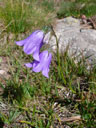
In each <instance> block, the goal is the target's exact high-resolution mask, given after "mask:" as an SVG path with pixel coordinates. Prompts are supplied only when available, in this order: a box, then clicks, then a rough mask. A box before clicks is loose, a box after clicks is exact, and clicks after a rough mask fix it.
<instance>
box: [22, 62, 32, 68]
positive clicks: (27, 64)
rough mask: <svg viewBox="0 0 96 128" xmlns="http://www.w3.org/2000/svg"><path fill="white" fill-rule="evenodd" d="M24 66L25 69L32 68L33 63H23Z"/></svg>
mask: <svg viewBox="0 0 96 128" xmlns="http://www.w3.org/2000/svg"><path fill="white" fill-rule="evenodd" d="M24 65H25V66H26V67H27V68H32V66H33V63H25V64H24Z"/></svg>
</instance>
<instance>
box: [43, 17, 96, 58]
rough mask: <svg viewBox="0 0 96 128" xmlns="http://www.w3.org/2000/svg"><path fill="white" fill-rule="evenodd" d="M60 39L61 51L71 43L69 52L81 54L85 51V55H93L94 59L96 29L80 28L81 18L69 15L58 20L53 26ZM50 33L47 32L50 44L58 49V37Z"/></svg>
mask: <svg viewBox="0 0 96 128" xmlns="http://www.w3.org/2000/svg"><path fill="white" fill-rule="evenodd" d="M53 28H54V31H55V33H56V35H57V38H58V41H59V48H60V53H61V52H64V50H65V49H66V47H67V46H68V45H69V54H70V55H72V54H73V53H76V55H77V54H80V53H81V52H83V54H84V55H85V56H91V55H92V56H91V57H90V59H91V60H92V59H93V58H95V56H96V30H94V29H82V30H81V31H80V29H81V28H82V25H81V24H80V20H79V19H75V18H72V17H67V18H64V19H61V20H57V21H56V24H55V26H54V27H53ZM50 36H51V34H50V33H48V34H46V36H45V40H46V38H47V39H49V42H48V43H49V45H50V47H51V48H52V50H53V51H56V39H55V37H54V36H52V37H51V39H50V38H49V37H50Z"/></svg>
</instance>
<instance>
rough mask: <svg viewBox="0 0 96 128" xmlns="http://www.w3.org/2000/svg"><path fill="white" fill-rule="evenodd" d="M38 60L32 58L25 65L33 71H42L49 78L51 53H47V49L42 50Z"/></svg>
mask: <svg viewBox="0 0 96 128" xmlns="http://www.w3.org/2000/svg"><path fill="white" fill-rule="evenodd" d="M39 57H40V61H39V62H38V61H36V60H34V61H33V62H32V63H26V64H25V66H26V67H28V68H32V71H34V72H40V71H42V74H43V75H44V76H45V77H47V78H49V75H48V73H49V66H50V63H51V59H52V54H51V53H48V51H43V52H41V53H40V56H39Z"/></svg>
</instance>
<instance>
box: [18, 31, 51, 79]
mask: <svg viewBox="0 0 96 128" xmlns="http://www.w3.org/2000/svg"><path fill="white" fill-rule="evenodd" d="M16 44H17V45H19V46H23V51H24V52H25V53H26V54H27V55H30V54H32V55H33V58H34V61H33V62H31V63H26V64H25V66H26V67H28V68H32V71H34V72H40V71H42V74H43V75H44V76H45V77H47V78H48V77H49V75H48V73H49V66H50V63H51V59H52V54H51V53H48V51H47V50H45V51H43V52H40V48H41V47H42V45H44V32H43V31H41V30H37V31H35V32H33V33H32V34H31V35H30V36H29V37H27V38H26V39H24V40H21V41H16Z"/></svg>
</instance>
